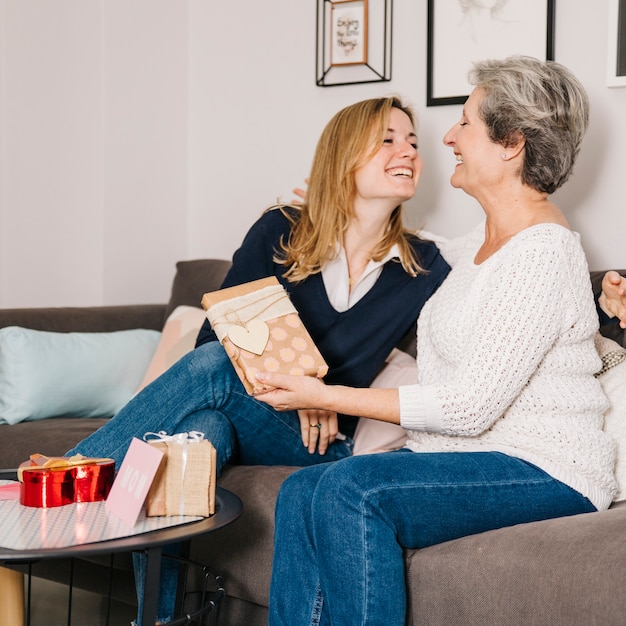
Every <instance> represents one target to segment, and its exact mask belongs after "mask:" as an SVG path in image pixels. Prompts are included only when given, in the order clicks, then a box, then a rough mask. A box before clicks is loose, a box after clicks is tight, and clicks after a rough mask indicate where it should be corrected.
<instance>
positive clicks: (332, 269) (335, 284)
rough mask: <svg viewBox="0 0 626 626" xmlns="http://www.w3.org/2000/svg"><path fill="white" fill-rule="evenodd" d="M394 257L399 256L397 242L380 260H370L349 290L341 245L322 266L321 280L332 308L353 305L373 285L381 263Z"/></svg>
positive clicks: (337, 308) (344, 308)
mask: <svg viewBox="0 0 626 626" xmlns="http://www.w3.org/2000/svg"><path fill="white" fill-rule="evenodd" d="M394 257H395V258H399V257H400V249H399V248H398V245H397V244H395V245H393V246H392V247H391V249H390V250H389V252H388V253H387V254H386V255H385V257H384V258H383V259H381V260H380V261H372V260H370V261H369V262H368V264H367V265H366V266H365V269H364V270H363V273H362V274H361V276H360V277H359V280H358V281H357V282H356V283H355V284H354V285H353V286H352V291H350V275H349V273H348V260H347V259H346V251H345V250H344V249H343V247H341V248H340V250H339V254H338V255H337V256H336V257H335V258H334V259H333V260H332V261H329V262H328V263H326V264H325V265H324V267H323V268H322V280H323V281H324V287H325V289H326V294H327V295H328V300H329V302H330V303H331V305H332V306H333V308H334V309H335V310H336V311H339V312H340V313H341V312H343V311H347V310H348V309H349V308H350V307H352V306H354V305H355V304H356V303H357V302H358V301H359V300H360V299H361V298H362V297H363V296H365V294H366V293H367V292H368V291H369V290H370V289H371V288H372V287H373V286H374V283H375V282H376V281H377V280H378V277H379V276H380V273H381V272H382V271H383V265H384V264H385V263H386V262H387V261H389V260H390V259H393V258H394Z"/></svg>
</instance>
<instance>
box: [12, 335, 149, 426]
mask: <svg viewBox="0 0 626 626" xmlns="http://www.w3.org/2000/svg"><path fill="white" fill-rule="evenodd" d="M159 337H160V333H159V332H158V331H155V330H145V329H135V330H124V331H116V332H112V333H52V332H46V331H40V330H31V329H27V328H21V327H18V326H9V327H7V328H3V329H0V420H2V422H4V423H8V424H16V423H18V422H21V421H24V420H27V419H28V420H38V419H44V418H47V417H54V416H58V415H66V416H77V417H102V416H111V415H113V414H115V413H116V412H117V411H118V410H119V409H120V408H121V407H122V406H124V404H126V402H128V400H129V399H130V398H131V397H132V395H133V393H134V392H135V390H136V389H137V386H138V385H139V383H140V382H141V379H142V377H143V375H144V373H145V371H146V369H147V367H148V364H149V362H150V359H151V358H152V355H153V353H154V351H155V349H156V346H157V342H158V340H159Z"/></svg>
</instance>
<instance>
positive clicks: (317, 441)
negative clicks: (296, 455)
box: [255, 372, 338, 454]
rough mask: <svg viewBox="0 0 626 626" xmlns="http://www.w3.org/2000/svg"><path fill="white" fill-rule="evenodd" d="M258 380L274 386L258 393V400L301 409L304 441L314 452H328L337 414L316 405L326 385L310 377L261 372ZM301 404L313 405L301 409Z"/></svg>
mask: <svg viewBox="0 0 626 626" xmlns="http://www.w3.org/2000/svg"><path fill="white" fill-rule="evenodd" d="M257 379H258V380H260V381H261V382H263V383H266V384H268V385H270V386H271V387H274V388H273V389H271V390H270V391H265V392H263V393H259V394H256V395H255V398H257V400H261V402H265V403H267V404H269V405H270V406H273V407H274V408H275V409H276V410H277V411H298V417H299V418H300V430H301V432H302V443H303V444H304V445H305V446H306V447H307V448H308V450H309V453H311V454H313V453H314V452H315V449H316V448H317V449H318V450H319V453H320V454H325V453H326V450H327V449H328V446H329V445H330V444H331V443H332V442H333V441H335V438H336V437H337V432H338V422H337V413H335V412H334V411H326V410H324V409H318V408H315V407H317V406H319V402H321V395H322V394H323V392H324V389H325V388H326V386H325V385H324V383H323V382H322V381H320V380H319V379H318V378H313V377H311V376H289V375H287V374H268V373H265V372H263V373H259V374H257ZM300 407H313V408H305V409H302V408H300Z"/></svg>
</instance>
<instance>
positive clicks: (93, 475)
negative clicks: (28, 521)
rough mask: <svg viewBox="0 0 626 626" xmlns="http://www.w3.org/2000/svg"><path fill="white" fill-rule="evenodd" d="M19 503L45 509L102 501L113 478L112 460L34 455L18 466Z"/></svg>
mask: <svg viewBox="0 0 626 626" xmlns="http://www.w3.org/2000/svg"><path fill="white" fill-rule="evenodd" d="M17 476H18V479H19V481H20V503H21V504H23V505H24V506H32V507H41V508H48V507H53V506H62V505H64V504H72V503H73V502H97V501H99V500H105V499H106V497H107V496H108V495H109V491H111V485H112V484H113V479H114V478H115V461H113V459H93V458H89V457H84V456H82V455H81V454H77V455H75V456H72V457H47V456H44V455H43V454H33V455H31V457H30V460H28V461H25V462H24V463H22V464H20V466H19V468H18V473H17Z"/></svg>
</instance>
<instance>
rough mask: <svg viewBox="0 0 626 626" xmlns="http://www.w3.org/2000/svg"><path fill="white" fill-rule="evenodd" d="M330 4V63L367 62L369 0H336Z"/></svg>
mask: <svg viewBox="0 0 626 626" xmlns="http://www.w3.org/2000/svg"><path fill="white" fill-rule="evenodd" d="M330 5H331V13H330V42H331V43H330V64H331V65H354V64H355V63H356V64H359V63H367V0H335V2H331V3H330Z"/></svg>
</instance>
